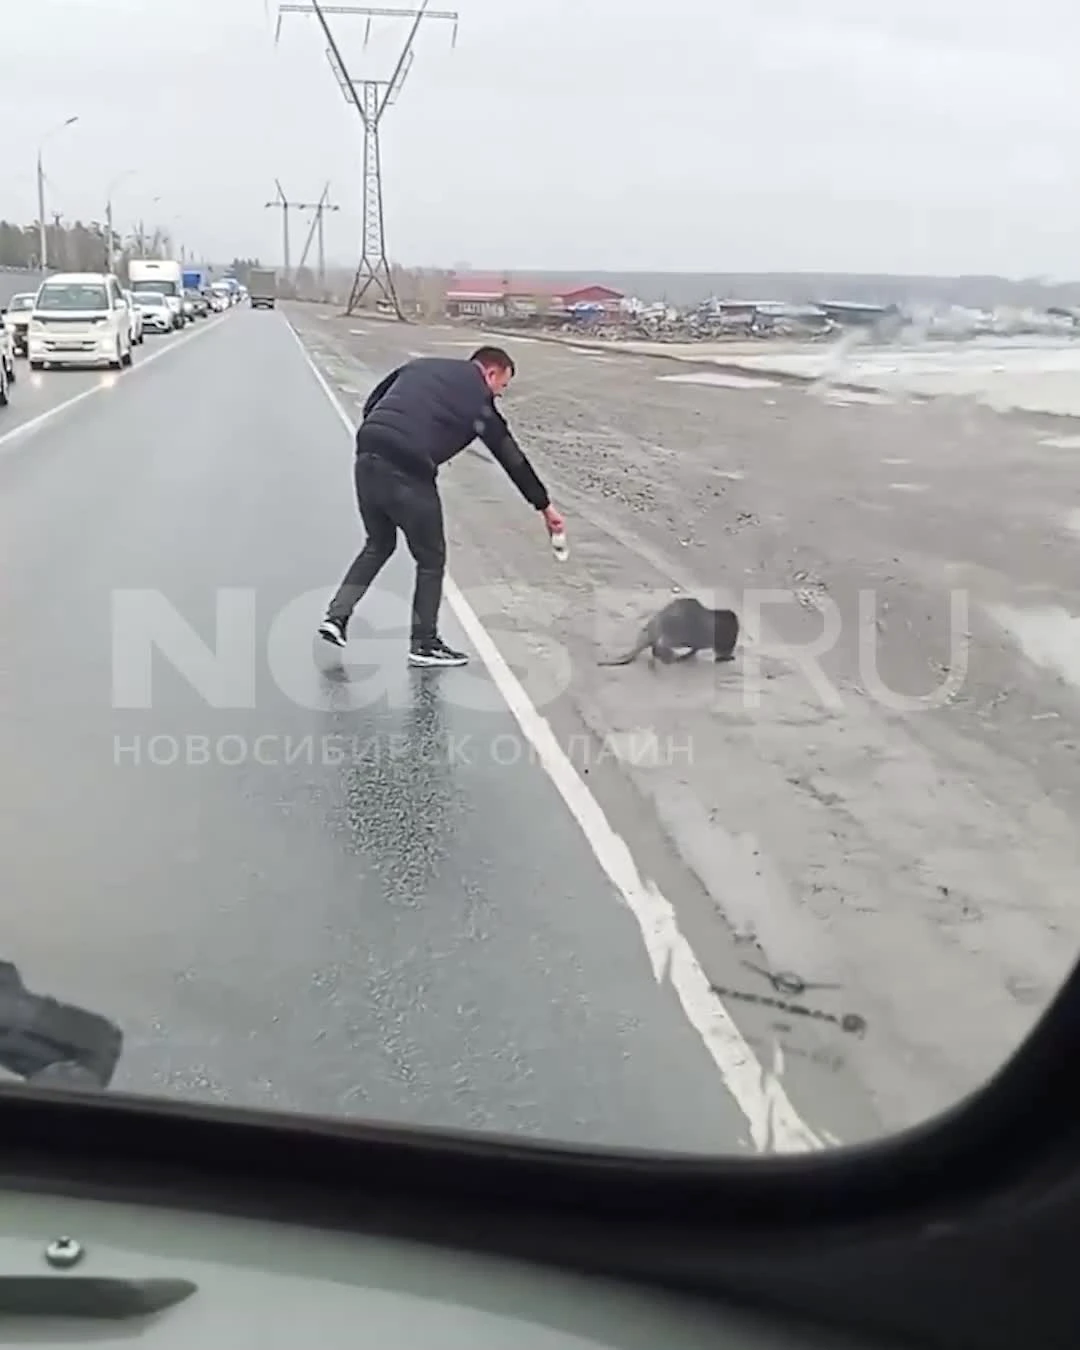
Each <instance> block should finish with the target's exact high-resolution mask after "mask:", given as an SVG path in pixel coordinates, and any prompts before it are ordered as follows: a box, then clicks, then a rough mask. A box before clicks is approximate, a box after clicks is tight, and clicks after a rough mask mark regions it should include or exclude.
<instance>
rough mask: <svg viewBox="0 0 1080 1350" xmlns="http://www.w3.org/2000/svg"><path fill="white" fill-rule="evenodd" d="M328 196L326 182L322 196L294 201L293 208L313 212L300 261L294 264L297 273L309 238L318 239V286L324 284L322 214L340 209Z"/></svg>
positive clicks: (308, 243)
mask: <svg viewBox="0 0 1080 1350" xmlns="http://www.w3.org/2000/svg"><path fill="white" fill-rule="evenodd" d="M329 196H330V184H329V183H327V185H326V186H325V187H324V188H323V190H322V196H321V197H320V198H319V200H318V201H317V202H296V203H295V204H294V209H295V210H297V211H314V212H315V214H314V216H312V218H311V229H310V230H308V237H307V239H306V240H305V242H304V251H303V253H301V255H300V261H299V262H298V263H297V264H296V271H297V273H299V271H300V269H301V267H303V265H304V263H306V262H307V255H308V252H309V250H310V249H311V240H312V237H313V236H314V237H315V238H316V239H317V241H318V244H317V246H318V253H319V273H318V275H319V285H320V287H322V286H325V285H326V236H325V234H324V232H323V216H324V215H325V213H326V212H327V211H340V210H341V207H340V206H335V205H334V204H333V203H332V202H330V201H328V200H327V198H328V197H329Z"/></svg>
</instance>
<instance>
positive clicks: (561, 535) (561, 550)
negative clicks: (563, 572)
mask: <svg viewBox="0 0 1080 1350" xmlns="http://www.w3.org/2000/svg"><path fill="white" fill-rule="evenodd" d="M551 551H552V553H554V554H555V557H556V558H557V559H558V560H559V562H565V561H566V560H567V558H569V556H570V545H569V544H568V543H567V542H566V531H565V530H553V531H552V532H551Z"/></svg>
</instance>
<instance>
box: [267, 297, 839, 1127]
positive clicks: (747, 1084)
mask: <svg viewBox="0 0 1080 1350" xmlns="http://www.w3.org/2000/svg"><path fill="white" fill-rule="evenodd" d="M285 322H286V323H288V325H289V331H290V332H291V333H292V335H293V337H294V339H295V340H296V344H297V346H298V347H299V348H300V351H301V354H302V355H303V358H304V360H305V361H306V362H307V364H308V366H309V367H310V369H311V373H312V374H313V375H314V376H315V378H316V380H317V381H318V382H319V385H320V387H321V388H322V391H323V393H324V394H325V395H326V397H327V398H328V399H329V401H330V404H331V406H332V407H333V409H334V411H335V412H336V413H337V415H338V417H339V418H340V419H341V422H342V424H343V425H344V426H345V427H346V429H347V430H348V432H349V435H350V436H352V435H354V434H355V428H354V426H353V424H352V422H351V421H350V420H349V415H348V413H347V412H346V411H345V409H344V408H343V407H342V405H341V402H340V401H339V399H338V397H337V395H336V394H335V393H334V390H333V389H332V388H331V386H330V384H329V383H328V381H327V380H326V378H325V376H324V375H323V373H322V371H321V370H319V368H318V366H317V365H316V364H315V362H314V361H313V360H312V359H311V355H310V354H309V352H308V350H307V348H306V347H305V346H304V343H303V339H302V338H301V337H300V334H299V333H298V332H297V331H296V329H295V328H294V327H293V326H292V324H291V323H289V321H288V320H287V319H286V320H285ZM445 593H446V598H447V600H448V601H449V602H450V606H451V608H452V609H453V611H454V614H455V615H456V617H457V620H458V622H459V623H460V624H461V626H462V628H463V629H464V630H465V632H466V634H467V635H468V637H469V640H470V641H471V642H472V644H473V646H474V647H475V648H476V650H477V653H478V654H479V656H480V659H481V660H482V661H483V663H484V665H485V666H486V667H487V669H488V673H489V675H490V676H491V678H492V681H493V682H494V684H495V687H496V688H497V689H498V690H499V692H500V694H502V696H503V699H504V700H505V701H506V705H507V707H508V708H509V709H510V711H511V713H513V715H514V718H515V719H516V721H517V723H518V726H520V727H521V730H522V732H523V733H524V735H525V736H527V737H528V739H529V741H530V742H531V743H532V745H533V747H534V749H535V750H536V752H537V755H538V757H539V760H540V763H541V764H542V765H543V767H544V770H545V771H546V773H547V775H548V777H549V778H550V779H551V781H552V783H553V784H554V785H555V788H556V790H557V791H558V793H559V795H560V796H561V797H562V799H563V801H564V802H565V804H566V806H567V808H568V809H569V811H570V814H571V815H572V816H573V817H574V819H575V820H576V821H577V823H578V825H579V826H580V827H581V832H582V834H583V835H584V836H585V839H586V841H587V843H588V844H589V846H590V848H591V849H592V851H593V854H594V855H595V857H596V860H597V862H598V863H599V864H600V866H601V868H602V869H603V871H604V872H606V873H607V876H608V878H609V879H610V881H611V883H612V885H613V886H614V887H615V889H616V890H617V891H618V892H619V894H620V895H621V896H622V898H623V900H624V901H625V902H626V906H627V908H628V909H629V910H630V912H631V913H632V914H633V916H634V918H635V919H636V920H637V923H638V927H639V928H640V930H641V937H642V941H643V942H644V945H645V950H646V952H647V953H648V956H649V960H650V962H651V964H652V968H653V973H654V975H655V977H656V981H657V983H658V984H659V983H661V982H662V981H664V980H665V978H666V979H667V980H668V981H670V983H671V986H672V988H673V989H674V990H675V992H676V994H677V995H678V998H679V1002H680V1003H681V1005H682V1009H683V1012H684V1013H685V1014H686V1017H687V1019H688V1021H689V1022H690V1024H691V1026H693V1027H694V1029H695V1030H696V1031H697V1032H698V1034H699V1035H700V1036H701V1039H702V1040H703V1041H704V1043H705V1048H706V1049H707V1050H708V1052H709V1054H710V1056H711V1057H712V1060H713V1063H714V1064H715V1065H716V1067H717V1069H718V1070H719V1071H720V1076H721V1078H722V1079H723V1081H724V1085H725V1087H726V1088H727V1090H728V1091H729V1092H730V1093H731V1096H732V1098H733V1099H734V1101H735V1103H736V1104H737V1105H738V1107H739V1108H740V1110H741V1111H742V1113H743V1115H744V1116H745V1117H746V1120H747V1123H748V1125H749V1127H750V1138H751V1140H752V1141H753V1144H754V1147H755V1148H756V1149H757V1150H758V1151H759V1152H761V1153H765V1152H769V1151H775V1152H779V1153H802V1152H807V1151H809V1150H814V1149H820V1148H822V1147H823V1143H822V1140H821V1138H820V1137H819V1136H818V1135H817V1134H815V1132H814V1131H813V1130H812V1129H811V1128H810V1126H809V1125H807V1123H806V1122H805V1121H804V1120H803V1119H802V1117H801V1116H800V1115H799V1113H798V1112H797V1111H796V1109H795V1107H794V1106H793V1104H792V1102H791V1099H790V1098H789V1097H788V1095H787V1093H786V1092H785V1091H784V1088H783V1085H782V1083H781V1082H780V1078H779V1076H778V1074H777V1073H775V1072H774V1071H772V1070H768V1069H766V1068H765V1066H764V1065H763V1064H762V1063H761V1061H760V1060H759V1059H758V1058H757V1056H756V1055H755V1054H754V1052H753V1050H751V1048H750V1046H749V1045H748V1044H747V1042H746V1040H745V1038H744V1037H743V1034H742V1032H741V1031H740V1030H739V1028H738V1026H737V1025H736V1023H735V1021H734V1019H733V1018H732V1016H731V1014H730V1013H729V1012H728V1011H727V1009H726V1008H725V1007H724V1005H723V1003H722V1002H721V1001H720V999H719V998H717V997H716V995H715V994H714V993H713V992H712V988H711V986H710V984H709V979H708V976H707V975H706V974H705V972H704V970H703V969H702V968H701V965H700V964H699V962H698V959H697V957H696V956H695V955H694V951H693V949H692V948H691V946H690V943H689V942H688V941H687V939H686V937H685V936H684V935H683V933H682V932H681V930H680V928H679V924H678V919H677V918H676V915H675V910H674V907H673V906H672V904H671V902H670V901H669V900H668V899H667V898H666V897H665V896H664V895H662V894H661V892H660V890H659V888H658V887H657V886H656V883H655V882H653V881H647V880H646V879H645V878H643V877H642V876H641V874H640V872H639V871H638V869H637V864H636V863H635V862H634V858H633V855H632V854H631V852H630V849H629V847H628V845H627V844H626V841H625V840H624V839H623V838H622V836H621V835H619V834H617V833H616V831H615V830H614V829H613V828H612V826H611V823H610V822H609V821H608V819H607V817H606V816H605V814H604V811H603V808H602V807H601V806H600V804H599V802H598V801H597V800H596V798H595V797H594V796H593V794H592V792H591V791H590V789H589V788H588V786H587V785H586V783H585V781H584V779H583V778H582V777H581V775H580V774H579V773H578V771H577V769H575V768H574V765H573V763H572V762H571V760H570V759H569V757H568V756H567V754H566V752H565V751H564V750H563V748H562V746H561V745H560V744H559V742H558V739H557V737H556V736H555V733H554V732H553V731H552V730H551V726H550V724H549V723H548V721H547V718H545V717H543V716H542V715H541V713H540V712H539V711H538V710H537V708H536V706H535V705H534V704H533V702H532V700H531V699H530V698H529V696H528V694H527V693H526V691H525V689H524V688H523V686H522V685H521V682H520V681H519V680H518V678H517V676H516V675H515V674H514V672H513V671H512V670H511V669H510V667H509V665H507V663H506V661H505V660H504V658H503V655H502V653H501V652H500V651H499V649H498V647H497V646H496V644H495V641H494V639H493V638H492V637H491V636H490V634H489V633H488V631H487V629H486V628H485V627H484V625H483V624H482V623H481V621H480V619H479V618H478V617H477V614H476V612H475V610H474V609H473V607H472V606H471V605H470V604H469V602H468V601H467V600H466V599H465V597H464V595H463V594H462V593H461V591H460V590H458V588H457V585H456V584H455V583H454V581H453V580H452V579H451V577H450V575H449V574H447V576H446V580H445Z"/></svg>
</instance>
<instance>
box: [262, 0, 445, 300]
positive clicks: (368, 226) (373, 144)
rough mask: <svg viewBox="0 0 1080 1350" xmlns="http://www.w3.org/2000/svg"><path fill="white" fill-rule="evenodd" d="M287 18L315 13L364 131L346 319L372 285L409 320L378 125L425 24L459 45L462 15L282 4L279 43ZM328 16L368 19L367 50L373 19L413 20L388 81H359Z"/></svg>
mask: <svg viewBox="0 0 1080 1350" xmlns="http://www.w3.org/2000/svg"><path fill="white" fill-rule="evenodd" d="M284 14H314V15H315V17H316V18H317V19H318V21H319V24H320V26H321V28H322V31H323V34H324V36H325V38H326V43H327V46H326V59H327V60H328V61H329V63H330V69H331V70H332V71H333V72H334V78H335V79H336V80H337V82H338V85H339V86H340V88H341V92H342V93H343V94H344V95H345V101H346V102H347V103H351V104H352V106H353V107H354V108H355V109H356V111H357V113H358V114H359V116H360V121H361V122H362V123H363V127H364V195H363V225H362V229H361V235H362V242H361V253H360V263H359V265H358V266H357V269H356V275H355V277H354V278H353V284H352V289H351V291H350V292H349V302H348V304H347V305H346V307H345V313H346V314H352V313H353V312H354V311H355V310H356V308H357V307H358V306H359V304H360V302H361V301H362V300H363V298H364V296H365V295H366V294H367V293H368V291H369V290H370V289H371V287H372V286H374V287H375V288H376V290H378V291H379V292H380V293H381V295H382V298H383V299H384V300H385V301H387V302H388V303H389V304H390V305H391V306H392V307H393V310H394V313H395V314H396V315H397V317H398V318H399V319H404V317H405V315H404V314H402V312H401V305H400V303H399V302H398V298H397V293H396V291H395V290H394V279H393V275H392V273H391V271H390V263H389V260H388V259H387V256H386V225H385V218H384V215H383V192H382V159H381V156H380V153H379V123H380V122H381V121H382V118H383V115H384V114H385V112H386V110H387V108H388V107H390V106H391V105H392V104H393V103H394V102H395V101H396V100H397V97H398V95H399V94H400V93H401V89H402V86H403V85H404V83H405V79H406V77H407V76H408V73H409V71H410V70H411V69H412V63H413V44H414V43H415V41H416V34H417V32H418V31H419V28H420V24H421V23H422V22H423V20H424V19H445V20H448V21H450V22H451V23H452V24H453V30H452V33H451V39H450V45H451V46H456V44H457V28H458V15H457V13H456V11H454V10H429V9H428V0H420V5H419V8H417V9H390V8H385V7H383V6H375V5H326V4H322V3H321V2H320V0H311V3H310V4H281V5H279V6H278V21H277V29H276V32H275V35H274V41H275V43H276V42H277V40H278V37H279V36H280V33H281V18H282V15H284ZM328 14H336V15H348V16H350V17H353V18H356V17H360V18H364V19H366V20H367V24H366V28H365V33H364V46H365V47H366V46H367V43H368V39H369V37H370V35H371V21H372V19H412V25H411V27H410V29H409V35H408V37H407V38H406V39H405V45H404V46H403V47H402V49H401V53H400V55H399V56H398V60H397V64H396V65H395V67H394V70H393V73H392V74H391V76H390V78H389V79H388V80H354V79H353V78H352V76H351V75H350V74H349V72H348V69H347V67H346V65H345V62H344V60H343V59H342V55H341V50H340V48H339V47H338V44H337V42H336V41H335V39H334V35H333V33H332V32H331V31H330V24H329V22H328V21H327V15H328Z"/></svg>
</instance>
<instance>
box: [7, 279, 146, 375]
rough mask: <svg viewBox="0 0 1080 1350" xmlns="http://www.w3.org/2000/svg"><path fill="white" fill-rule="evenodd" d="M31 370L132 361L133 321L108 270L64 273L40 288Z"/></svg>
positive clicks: (33, 321) (31, 344) (30, 334)
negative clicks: (46, 367)
mask: <svg viewBox="0 0 1080 1350" xmlns="http://www.w3.org/2000/svg"><path fill="white" fill-rule="evenodd" d="M27 345H28V347H29V356H30V368H31V370H42V369H44V367H45V366H60V365H70V366H83V365H86V366H90V365H107V366H111V367H112V368H113V370H119V369H120V368H121V367H122V366H130V365H131V320H130V318H129V316H128V307H127V301H126V300H125V299H124V295H123V292H122V290H121V289H120V282H119V280H118V279H117V278H116V277H115V276H113V275H112V274H111V273H109V272H63V273H59V274H58V275H57V276H53V277H49V278H48V279H47V280H46V281H43V282H42V283H41V285H40V286H39V287H38V290H37V294H36V295H35V296H34V308H33V309H32V310H31V312H30V327H29V330H28V333H27Z"/></svg>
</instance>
